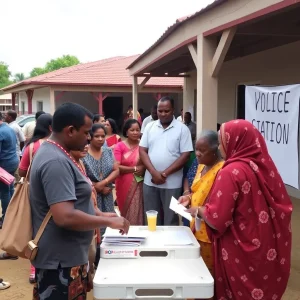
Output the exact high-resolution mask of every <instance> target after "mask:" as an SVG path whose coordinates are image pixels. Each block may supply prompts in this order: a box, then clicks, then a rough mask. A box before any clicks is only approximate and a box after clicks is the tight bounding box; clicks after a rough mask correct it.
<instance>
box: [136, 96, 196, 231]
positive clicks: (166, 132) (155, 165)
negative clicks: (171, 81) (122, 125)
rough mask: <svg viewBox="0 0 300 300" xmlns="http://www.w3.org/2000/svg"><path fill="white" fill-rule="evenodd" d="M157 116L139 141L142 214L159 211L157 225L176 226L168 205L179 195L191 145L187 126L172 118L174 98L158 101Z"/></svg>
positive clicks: (176, 222)
mask: <svg viewBox="0 0 300 300" xmlns="http://www.w3.org/2000/svg"><path fill="white" fill-rule="evenodd" d="M157 114H158V120H157V121H154V122H152V123H151V124H149V125H148V126H147V127H146V128H145V131H144V132H143V136H142V140H141V142H140V157H141V160H142V162H143V164H144V165H145V167H146V169H147V171H146V173H145V177H144V186H143V194H144V208H145V212H146V211H147V210H156V211H158V218H157V224H158V225H161V224H163V225H178V224H179V219H178V216H177V215H176V214H175V213H174V212H173V211H172V210H170V209H169V205H170V200H171V197H172V196H173V197H175V198H177V199H178V198H179V197H180V196H181V188H182V175H183V167H184V165H185V164H186V162H187V161H188V159H189V156H190V152H191V151H193V144H192V139H191V134H190V131H189V129H188V127H187V126H185V125H184V124H182V123H181V122H179V121H177V120H176V119H175V118H174V100H173V99H171V98H169V97H163V98H162V99H160V100H159V102H158V106H157ZM161 207H162V208H163V219H164V220H163V221H162V217H161V211H160V209H161Z"/></svg>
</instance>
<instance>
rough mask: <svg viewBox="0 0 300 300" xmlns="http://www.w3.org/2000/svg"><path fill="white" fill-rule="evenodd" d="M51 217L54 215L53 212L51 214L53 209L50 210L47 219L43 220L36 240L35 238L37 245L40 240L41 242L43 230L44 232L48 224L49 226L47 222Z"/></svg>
mask: <svg viewBox="0 0 300 300" xmlns="http://www.w3.org/2000/svg"><path fill="white" fill-rule="evenodd" d="M51 217H52V214H51V211H50V210H49V211H48V213H47V215H46V217H45V219H44V220H43V222H42V224H41V226H40V228H39V230H38V232H37V234H36V236H35V238H34V240H33V242H34V243H35V244H36V245H38V242H39V240H40V238H41V236H42V234H43V232H44V230H45V228H46V226H47V224H48V222H49V220H50V218H51Z"/></svg>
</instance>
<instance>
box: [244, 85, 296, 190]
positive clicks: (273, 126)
mask: <svg viewBox="0 0 300 300" xmlns="http://www.w3.org/2000/svg"><path fill="white" fill-rule="evenodd" d="M299 101H300V85H299V84H297V85H287V86H276V87H263V86H247V87H246V95H245V119H246V120H248V121H249V122H251V123H252V124H253V125H254V126H255V127H256V128H257V129H258V130H259V131H260V133H261V134H262V136H263V137H264V139H265V141H266V143H267V147H268V150H269V154H270V155H271V157H272V159H273V160H274V163H275V165H276V167H277V169H278V171H279V173H280V175H281V176H282V179H283V181H284V183H285V184H287V185H290V186H292V187H294V188H297V189H299V162H298V153H299V144H298V143H299V142H298V129H299Z"/></svg>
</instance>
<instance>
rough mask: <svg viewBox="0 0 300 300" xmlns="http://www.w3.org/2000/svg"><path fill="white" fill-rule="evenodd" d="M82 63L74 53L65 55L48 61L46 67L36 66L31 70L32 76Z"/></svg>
mask: <svg viewBox="0 0 300 300" xmlns="http://www.w3.org/2000/svg"><path fill="white" fill-rule="evenodd" d="M79 63H80V61H79V59H78V58H77V57H76V56H73V55H63V56H62V57H58V58H55V59H51V60H50V61H48V62H47V63H46V65H45V67H44V68H34V69H33V70H32V71H31V72H30V77H34V76H38V75H41V74H45V73H48V72H52V71H55V70H59V69H61V68H66V67H71V66H75V65H78V64H79Z"/></svg>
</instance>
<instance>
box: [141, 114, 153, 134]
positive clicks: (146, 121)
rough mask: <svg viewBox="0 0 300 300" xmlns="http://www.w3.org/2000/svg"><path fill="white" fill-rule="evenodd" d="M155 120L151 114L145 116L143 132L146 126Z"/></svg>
mask: <svg viewBox="0 0 300 300" xmlns="http://www.w3.org/2000/svg"><path fill="white" fill-rule="evenodd" d="M153 121H155V120H154V119H153V118H152V116H151V115H150V116H149V117H147V118H145V119H144V121H143V124H142V129H141V133H143V132H144V131H145V128H146V126H147V125H148V124H149V123H151V122H153Z"/></svg>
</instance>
